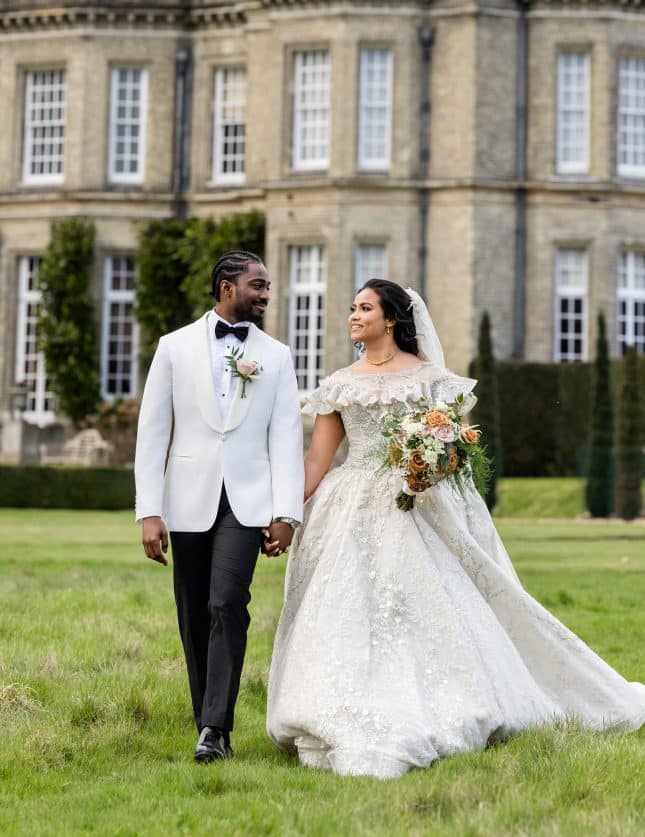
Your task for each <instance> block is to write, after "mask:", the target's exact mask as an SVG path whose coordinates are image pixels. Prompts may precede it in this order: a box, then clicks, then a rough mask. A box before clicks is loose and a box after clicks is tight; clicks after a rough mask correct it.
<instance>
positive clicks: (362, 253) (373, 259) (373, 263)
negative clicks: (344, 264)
mask: <svg viewBox="0 0 645 837" xmlns="http://www.w3.org/2000/svg"><path fill="white" fill-rule="evenodd" d="M387 264H388V252H387V244H384V243H383V242H373V241H359V242H357V243H356V247H355V249H354V291H355V292H356V291H358V289H359V288H361V287H362V286H363V285H364V284H365V282H367V280H368V279H387V272H388V267H387Z"/></svg>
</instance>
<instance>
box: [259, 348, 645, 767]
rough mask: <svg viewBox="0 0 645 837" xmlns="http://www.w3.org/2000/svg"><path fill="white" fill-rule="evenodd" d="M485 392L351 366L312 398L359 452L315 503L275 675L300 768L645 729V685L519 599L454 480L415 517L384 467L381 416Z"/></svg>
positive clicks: (425, 371)
mask: <svg viewBox="0 0 645 837" xmlns="http://www.w3.org/2000/svg"><path fill="white" fill-rule="evenodd" d="M474 384H475V381H473V380H470V379H467V378H460V377H458V376H456V375H453V374H452V373H449V372H447V371H446V370H444V369H441V368H439V367H436V366H434V365H433V364H431V363H423V364H422V365H420V366H418V367H415V368H414V369H412V370H406V371H404V372H400V373H390V374H368V375H356V374H354V373H352V372H350V371H348V370H339V371H338V372H335V373H334V374H333V375H331V376H330V377H328V378H327V379H325V380H324V381H323V382H322V383H321V385H320V387H319V388H318V389H317V390H316V391H315V392H314V393H312V395H311V396H310V397H309V398H308V401H307V403H306V405H305V407H304V411H305V412H309V413H330V412H332V411H338V412H339V413H340V415H341V417H342V420H343V423H344V426H345V430H346V433H347V437H348V441H349V453H348V456H347V459H346V461H345V463H344V464H343V465H342V466H340V467H338V468H335V469H333V470H332V471H330V472H329V473H328V474H327V476H326V477H325V478H324V479H323V481H322V482H321V483H320V485H319V487H318V489H317V490H316V492H315V493H314V495H313V496H312V497H311V498H310V499H309V501H308V502H307V504H306V506H305V516H304V522H303V525H302V526H301V527H300V528H299V530H298V531H297V533H296V538H295V539H294V544H293V546H292V549H291V555H290V558H289V563H288V568H287V576H286V581H285V602H284V607H283V611H282V615H281V618H280V622H279V625H278V629H277V633H276V639H275V647H274V652H273V660H272V664H271V672H270V677H269V695H268V714H267V728H268V731H269V735H270V736H271V737H272V738H273V740H274V741H275V742H276V743H277V744H278V745H280V746H281V747H284V748H287V749H290V750H294V749H295V750H297V752H298V755H299V758H300V761H301V762H302V763H303V764H306V765H309V766H312V767H318V768H325V769H331V770H333V771H335V772H336V773H341V774H359V775H372V776H377V777H381V778H391V777H396V776H399V775H401V774H403V773H405V772H406V771H407V770H409V769H410V768H412V767H424V766H426V765H428V764H430V763H431V762H432V761H434V760H435V759H437V758H440V757H444V756H448V755H450V754H452V753H456V752H460V751H464V750H471V749H477V748H482V747H485V746H486V744H487V743H488V742H489V741H491V740H495V739H497V738H500V737H504V736H506V735H508V734H510V733H512V732H514V731H517V730H520V729H523V728H526V727H529V726H534V725H537V724H540V723H545V722H547V723H549V722H552V721H555V720H558V719H564V718H571V717H575V718H577V719H578V720H579V721H581V722H582V723H583V724H585V725H586V726H588V727H590V728H593V729H597V730H602V729H635V728H638V727H639V726H640V725H641V724H642V723H643V722H645V686H643V685H641V684H640V683H628V682H627V681H626V680H624V679H623V678H622V677H621V676H620V675H619V674H618V673H617V672H615V671H614V670H613V669H612V668H611V667H610V666H609V665H607V664H606V663H605V662H604V661H603V660H602V659H600V657H598V656H597V655H596V654H595V653H594V652H593V651H592V650H591V649H590V648H589V647H588V646H587V645H585V643H584V642H582V640H580V639H579V638H578V637H576V636H575V635H574V634H573V633H571V631H569V630H568V629H567V628H566V627H565V626H564V625H562V624H561V623H560V622H559V621H558V620H557V619H556V618H555V617H554V616H552V615H551V614H550V613H549V612H548V611H547V610H545V609H544V608H543V607H542V606H541V605H540V604H538V602H537V601H535V599H533V598H532V597H531V596H530V595H529V594H528V593H527V592H526V591H525V590H524V588H523V587H522V585H521V584H520V582H519V580H518V577H517V575H516V573H515V571H514V569H513V566H512V564H511V562H510V559H509V557H508V555H507V553H506V551H505V549H504V546H503V545H502V542H501V540H500V538H499V536H498V534H497V531H496V529H495V527H494V525H493V522H492V520H491V517H490V515H489V513H488V510H487V508H486V505H485V503H484V502H483V501H482V499H481V497H480V496H479V494H478V493H477V491H476V490H475V488H474V487H473V486H472V485H466V486H465V488H463V489H462V491H461V493H460V491H459V490H458V489H457V488H456V487H455V486H454V485H453V484H452V481H451V480H444V481H442V482H441V483H439V484H438V485H436V486H434V487H433V488H432V489H431V490H430V491H428V492H427V493H426V494H425V495H423V496H422V497H421V496H418V497H417V498H416V503H415V506H414V508H413V510H412V511H410V512H403V511H400V510H399V509H398V508H397V507H396V505H395V502H394V498H395V496H396V494H397V492H398V491H399V489H400V478H399V477H397V475H396V474H394V473H393V472H391V471H386V472H381V473H377V472H378V468H379V464H380V452H379V447H380V445H379V443H380V439H381V429H382V428H381V422H382V417H383V414H384V413H385V412H386V411H388V410H390V409H392V408H393V407H399V408H401V407H405V406H406V405H408V406H410V405H414V404H416V403H418V402H419V400H420V399H422V398H423V397H425V398H427V399H428V401H429V402H431V403H434V402H436V401H445V402H448V403H450V402H452V401H454V399H455V397H456V396H457V395H458V394H459V393H460V392H461V393H464V394H465V395H466V397H467V399H469V404H470V405H472V404H474V402H475V397H474V396H473V395H472V393H471V390H472V389H473V386H474Z"/></svg>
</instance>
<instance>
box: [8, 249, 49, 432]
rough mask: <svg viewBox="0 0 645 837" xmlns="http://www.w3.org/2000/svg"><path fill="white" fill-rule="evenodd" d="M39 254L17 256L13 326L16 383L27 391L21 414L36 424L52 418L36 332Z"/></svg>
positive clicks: (38, 301)
mask: <svg viewBox="0 0 645 837" xmlns="http://www.w3.org/2000/svg"><path fill="white" fill-rule="evenodd" d="M39 267H40V258H38V257H36V256H21V257H20V259H19V260H18V311H17V324H16V325H17V328H16V369H15V379H16V383H20V384H22V385H23V386H24V387H25V389H26V392H27V404H26V410H25V411H23V414H22V415H23V418H24V419H25V420H26V421H30V422H34V423H36V424H46V423H47V422H49V421H51V420H53V418H54V414H53V395H52V393H51V392H50V391H49V382H48V380H47V375H46V371H45V358H44V355H43V353H42V352H39V351H38V348H37V344H36V332H37V322H38V311H39V308H40V299H41V294H40V289H39V287H38V269H39Z"/></svg>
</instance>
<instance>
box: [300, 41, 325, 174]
mask: <svg viewBox="0 0 645 837" xmlns="http://www.w3.org/2000/svg"><path fill="white" fill-rule="evenodd" d="M330 63H331V62H330V59H329V53H328V52H327V51H326V50H322V49H317V50H311V51H309V52H297V53H296V61H295V78H294V107H293V167H294V169H325V168H327V167H328V166H329V129H330V124H329V123H330V102H329V96H330V86H329V80H330Z"/></svg>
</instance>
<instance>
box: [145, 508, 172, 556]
mask: <svg viewBox="0 0 645 837" xmlns="http://www.w3.org/2000/svg"><path fill="white" fill-rule="evenodd" d="M141 541H142V543H143V551H144V552H145V553H146V555H147V556H148V558H150V559H151V560H152V561H158V562H159V563H160V564H163V565H164V566H165V567H167V566H168V559H167V558H166V555H165V553H166V552H168V529H167V528H166V524H165V523H164V522H163V520H162V519H161V518H160V517H144V519H143V527H142V532H141Z"/></svg>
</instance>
